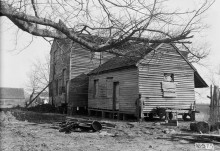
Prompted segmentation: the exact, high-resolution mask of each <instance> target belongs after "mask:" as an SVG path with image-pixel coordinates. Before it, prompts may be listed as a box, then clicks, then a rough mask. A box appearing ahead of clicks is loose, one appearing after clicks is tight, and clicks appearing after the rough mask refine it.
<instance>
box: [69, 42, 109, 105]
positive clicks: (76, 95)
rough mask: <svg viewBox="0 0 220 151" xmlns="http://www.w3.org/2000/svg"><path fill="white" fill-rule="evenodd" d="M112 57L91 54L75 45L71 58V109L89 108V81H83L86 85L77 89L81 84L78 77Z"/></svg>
mask: <svg viewBox="0 0 220 151" xmlns="http://www.w3.org/2000/svg"><path fill="white" fill-rule="evenodd" d="M111 57H113V55H111V54H107V53H97V52H91V51H89V50H86V49H85V48H83V47H82V46H80V45H79V44H76V43H75V44H74V45H73V47H72V48H71V57H70V80H71V81H72V82H70V85H69V97H68V100H69V101H68V106H69V107H84V106H88V79H86V78H85V79H83V80H81V84H82V83H85V84H83V86H81V87H77V86H76V85H78V84H79V83H78V82H80V81H78V80H77V79H78V78H79V77H78V76H79V75H82V74H87V73H88V72H90V71H91V70H93V69H95V68H97V67H98V66H99V65H101V64H102V63H104V62H106V61H107V60H108V59H110V58H111ZM75 78H76V79H75ZM86 80H87V81H86ZM74 81H75V82H74ZM77 81H78V82H77ZM86 82H87V83H86ZM86 86H87V87H86Z"/></svg>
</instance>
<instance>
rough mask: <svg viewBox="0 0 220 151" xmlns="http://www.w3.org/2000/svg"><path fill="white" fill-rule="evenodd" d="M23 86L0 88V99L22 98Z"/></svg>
mask: <svg viewBox="0 0 220 151" xmlns="http://www.w3.org/2000/svg"><path fill="white" fill-rule="evenodd" d="M24 98H25V97H24V89H23V88H3V87H1V88H0V99H24Z"/></svg>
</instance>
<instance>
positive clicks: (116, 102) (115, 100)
mask: <svg viewBox="0 0 220 151" xmlns="http://www.w3.org/2000/svg"><path fill="white" fill-rule="evenodd" d="M113 110H119V82H114V83H113Z"/></svg>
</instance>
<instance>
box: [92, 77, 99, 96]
mask: <svg viewBox="0 0 220 151" xmlns="http://www.w3.org/2000/svg"><path fill="white" fill-rule="evenodd" d="M98 85H99V80H98V79H97V80H94V88H93V90H94V92H93V98H97V97H98Z"/></svg>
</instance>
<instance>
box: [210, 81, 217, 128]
mask: <svg viewBox="0 0 220 151" xmlns="http://www.w3.org/2000/svg"><path fill="white" fill-rule="evenodd" d="M210 96H211V97H210V99H211V100H210V113H209V115H210V118H209V121H210V122H211V123H212V124H215V123H217V122H220V88H219V86H216V85H214V87H213V86H212V85H211V86H210Z"/></svg>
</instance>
